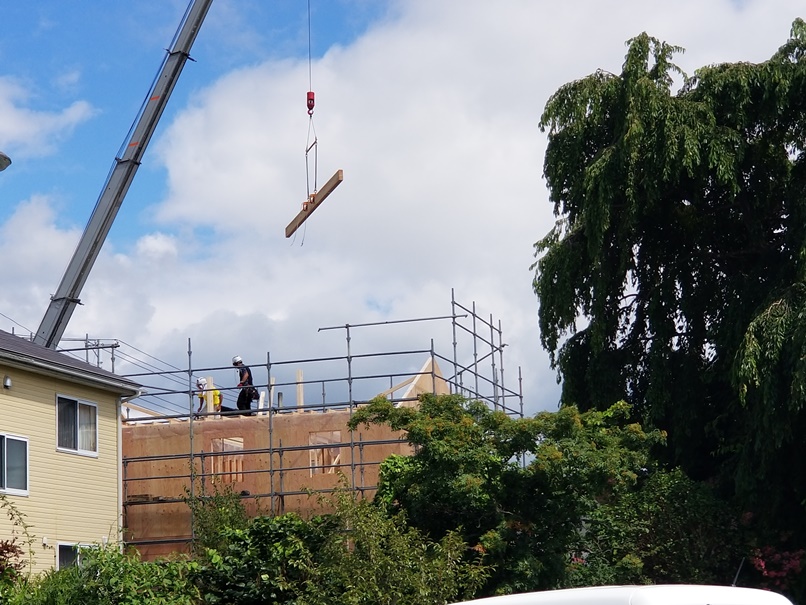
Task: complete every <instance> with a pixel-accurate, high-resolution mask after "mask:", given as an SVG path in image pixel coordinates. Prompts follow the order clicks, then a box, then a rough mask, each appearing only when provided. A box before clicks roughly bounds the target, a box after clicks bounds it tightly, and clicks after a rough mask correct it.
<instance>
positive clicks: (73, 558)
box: [58, 544, 79, 569]
mask: <svg viewBox="0 0 806 605" xmlns="http://www.w3.org/2000/svg"><path fill="white" fill-rule="evenodd" d="M78 553H79V550H78V545H76V544H59V561H58V569H65V568H66V567H73V566H74V565H77V564H78Z"/></svg>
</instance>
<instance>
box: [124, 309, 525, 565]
mask: <svg viewBox="0 0 806 605" xmlns="http://www.w3.org/2000/svg"><path fill="white" fill-rule="evenodd" d="M451 309H452V313H451V315H448V316H443V317H429V318H420V319H411V320H401V321H400V322H383V324H389V323H408V322H423V321H441V322H450V325H451V331H452V336H453V342H452V349H453V350H452V351H451V352H449V353H448V354H447V355H446V354H443V353H441V352H440V351H438V350H437V347H436V346H435V344H434V341H433V340H431V342H430V345H429V346H428V347H427V348H423V349H418V350H405V351H378V352H375V353H368V354H361V355H355V354H353V353H351V350H350V348H351V333H352V331H353V330H355V329H357V328H367V329H373V327H374V326H379V325H380V324H354V325H345V326H336V327H334V328H323V329H341V330H344V332H345V342H346V353H345V355H343V356H337V357H328V358H319V359H303V360H285V361H276V360H272V358H271V356H270V355H269V354H267V360H266V363H265V364H251V369H252V372H253V375H254V377H255V386H256V387H257V388H258V391H259V394H260V399H259V400H258V401H257V402H255V404H254V405H253V408H252V410H251V411H249V412H243V411H240V410H234V411H223V412H216V411H215V410H214V407H213V402H212V394H213V392H214V391H215V389H216V388H220V387H215V376H216V374H218V375H220V373H221V372H222V371H229V372H231V371H232V368H231V367H227V368H221V367H216V368H205V367H202V368H195V367H192V363H191V361H192V355H190V354H189V355H188V359H189V363H188V367H187V368H183V369H175V370H171V371H159V372H147V373H140V374H130V375H128V376H127V377H128V378H131V379H133V380H136V381H137V382H139V383H141V384H143V385H146V388H147V390H148V393H147V394H144V395H143V396H142V397H140V398H139V399H137V400H135V401H134V402H130V403H128V404H126V406H125V407H124V412H125V416H126V417H125V418H124V419H123V428H122V440H121V443H122V464H123V467H122V468H123V470H122V483H123V485H122V486H121V494H122V499H123V501H122V503H121V504H122V510H123V526H124V528H125V530H124V540H125V542H126V543H127V544H128V545H130V546H134V547H136V548H137V549H138V550H139V551H140V553H141V555H142V556H143V558H145V559H153V558H154V557H157V556H161V555H165V554H168V553H171V552H186V551H187V550H188V548H189V547H190V545H191V542H192V540H193V536H194V534H193V524H192V518H191V517H192V516H191V513H190V508H189V506H188V504H187V499H188V498H193V497H204V496H206V495H211V494H215V493H222V491H224V492H226V493H229V492H230V491H231V492H232V493H235V494H239V495H240V496H241V498H242V499H243V502H244V504H245V505H246V509H247V511H249V512H250V513H251V514H282V513H284V512H290V511H294V512H297V513H299V514H301V515H303V516H306V515H310V514H313V513H318V512H323V506H325V505H323V504H322V500H321V498H319V497H318V496H320V495H323V494H324V495H326V494H328V493H331V492H333V491H335V490H337V489H352V490H354V491H355V492H356V493H357V494H358V495H359V497H372V495H373V494H374V492H375V490H376V486H377V482H378V471H379V466H380V463H381V462H382V461H383V460H384V459H385V458H387V457H388V456H389V455H391V454H403V455H408V454H411V453H412V450H411V447H410V446H409V445H408V443H407V442H406V441H405V440H404V439H403V438H402V435H401V434H399V433H397V432H394V431H392V430H390V429H389V428H388V427H386V426H371V427H359V428H358V429H356V430H355V431H350V430H348V428H347V422H348V421H349V419H350V417H351V416H352V414H353V412H354V410H355V409H356V407H357V406H359V405H361V404H363V403H366V402H367V401H369V400H370V399H372V398H374V397H377V396H382V397H385V398H388V399H389V400H390V401H392V402H393V403H394V404H395V405H398V406H413V405H417V401H418V398H419V396H420V395H422V394H424V393H433V394H448V393H456V394H461V395H464V396H466V397H468V398H472V399H479V400H482V401H485V402H487V403H488V405H490V407H492V408H494V409H498V410H502V411H504V412H506V413H507V414H510V415H513V416H523V396H522V388H521V383H522V379H521V370H520V368H518V369H517V377H516V379H515V380H514V381H513V382H514V383H515V385H514V387H512V386H509V385H507V384H505V382H504V376H505V371H504V370H505V368H504V347H505V346H506V345H505V343H504V342H503V337H502V336H503V334H502V329H501V324H500V322H497V323H496V322H494V320H493V318H492V316H490V317H489V319H485V318H482V317H481V316H479V315H478V314H477V313H476V309H475V303H474V304H473V305H472V306H471V307H470V308H468V307H464V306H462V305H461V304H459V303H458V302H456V300H455V299H453V296H452V301H451ZM190 349H191V347H190V346H189V347H188V350H189V351H190ZM405 368H415V369H413V370H411V369H408V370H406V369H405ZM194 377H205V378H206V380H207V381H208V384H209V385H210V386H209V387H208V390H207V391H206V392H205V397H206V398H207V400H203V401H201V412H200V413H198V414H197V413H196V409H198V408H197V406H198V404H199V401H200V400H199V399H198V393H195V392H194V391H193V389H192V388H191V387H192V385H193V384H194V382H193V380H194ZM234 388H235V387H233V389H234ZM220 390H221V391H224V392H226V391H227V389H223V388H221V389H220ZM288 393H293V394H294V396H295V397H294V399H295V400H294V401H293V402H289V401H288V399H289V397H288V396H287V394H288ZM284 395H286V396H285V397H284ZM166 402H173V403H174V407H173V409H184V410H187V411H185V412H183V413H170V414H166V413H164V412H165V409H166V407H169V406H167V405H166Z"/></svg>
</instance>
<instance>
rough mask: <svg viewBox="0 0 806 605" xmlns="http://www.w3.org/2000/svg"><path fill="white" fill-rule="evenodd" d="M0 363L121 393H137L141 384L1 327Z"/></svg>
mask: <svg viewBox="0 0 806 605" xmlns="http://www.w3.org/2000/svg"><path fill="white" fill-rule="evenodd" d="M0 363H2V364H7V365H9V366H12V367H17V368H20V369H23V370H28V371H30V372H34V373H37V374H46V375H49V376H58V377H60V378H62V379H65V380H72V381H73V382H81V383H84V384H89V385H91V386H94V387H97V388H101V389H104V390H107V391H112V392H114V393H118V394H119V395H124V396H131V395H136V394H137V393H138V392H139V390H140V385H139V384H137V383H136V382H132V381H131V380H129V379H127V378H122V377H121V376H118V375H117V374H113V373H112V372H108V371H107V370H103V369H101V368H99V367H96V366H94V365H92V364H89V363H86V362H84V361H81V360H80V359H76V358H75V357H71V356H70V355H67V354H65V353H60V352H58V351H54V350H53V349H49V348H47V347H43V346H42V345H38V344H35V343H33V342H31V341H30V340H28V339H27V338H21V337H20V336H16V335H14V334H9V333H8V332H4V331H3V330H0Z"/></svg>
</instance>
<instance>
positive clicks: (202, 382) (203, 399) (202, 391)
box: [196, 378, 224, 415]
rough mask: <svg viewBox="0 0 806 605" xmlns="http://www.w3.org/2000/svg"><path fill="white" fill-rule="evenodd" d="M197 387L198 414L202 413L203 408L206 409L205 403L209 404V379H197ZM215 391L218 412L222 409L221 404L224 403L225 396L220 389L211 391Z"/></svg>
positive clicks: (214, 396) (214, 402)
mask: <svg viewBox="0 0 806 605" xmlns="http://www.w3.org/2000/svg"><path fill="white" fill-rule="evenodd" d="M196 388H198V389H199V391H198V392H197V393H196V395H197V396H198V398H199V409H198V410H196V415H198V414H201V412H202V410H203V409H204V407H205V405H206V404H207V395H206V393H207V379H206V378H197V379H196ZM211 392H212V393H213V406H214V407H215V411H216V412H220V411H221V404H222V403H224V396H223V395H222V394H221V391H219V390H218V389H213V390H212V391H211Z"/></svg>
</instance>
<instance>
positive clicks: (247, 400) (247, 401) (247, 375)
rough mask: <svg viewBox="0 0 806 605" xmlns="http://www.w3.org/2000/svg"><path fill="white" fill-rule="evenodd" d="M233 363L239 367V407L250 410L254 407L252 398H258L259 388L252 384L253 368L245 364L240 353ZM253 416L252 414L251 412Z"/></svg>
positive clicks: (233, 359)
mask: <svg viewBox="0 0 806 605" xmlns="http://www.w3.org/2000/svg"><path fill="white" fill-rule="evenodd" d="M232 365H233V366H235V367H236V368H238V388H239V389H241V392H240V393H238V409H239V410H242V411H248V410H251V409H252V400H253V399H257V398H258V393H257V389H256V388H255V387H254V386H252V370H250V369H249V366H245V365H244V363H243V360H242V359H241V357H240V355H236V356H235V357H233V358H232ZM250 416H251V414H250Z"/></svg>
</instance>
